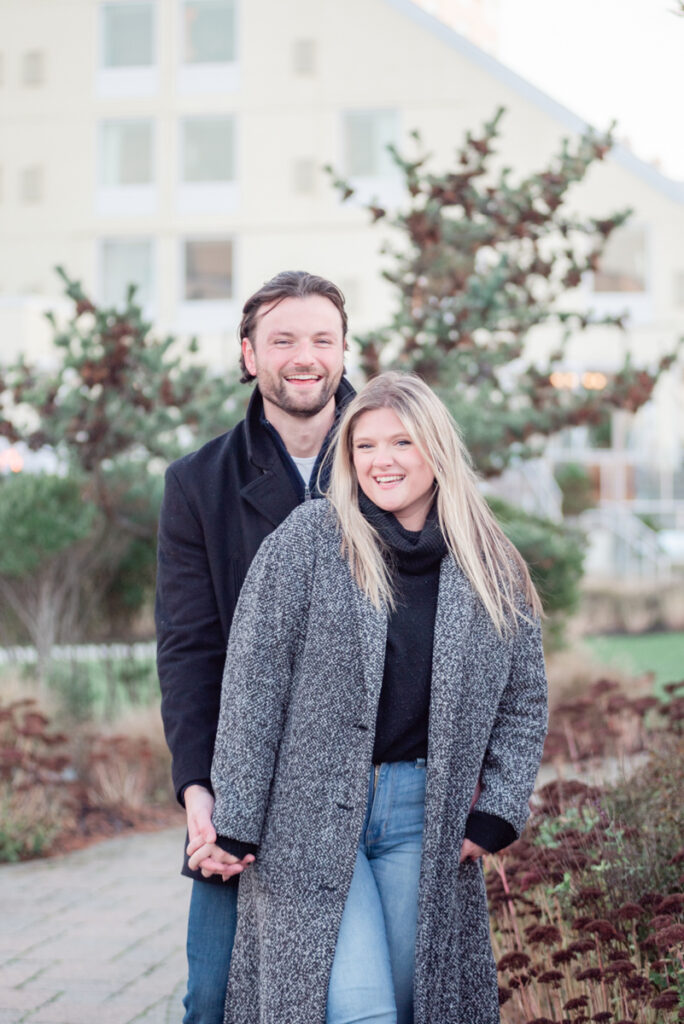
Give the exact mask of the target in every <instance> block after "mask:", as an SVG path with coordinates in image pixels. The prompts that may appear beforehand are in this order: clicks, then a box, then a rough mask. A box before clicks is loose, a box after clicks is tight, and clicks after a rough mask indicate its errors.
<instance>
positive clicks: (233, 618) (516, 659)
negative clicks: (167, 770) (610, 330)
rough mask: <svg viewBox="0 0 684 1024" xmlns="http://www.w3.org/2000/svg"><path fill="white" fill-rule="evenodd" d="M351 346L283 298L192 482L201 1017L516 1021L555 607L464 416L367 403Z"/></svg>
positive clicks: (189, 627) (191, 931)
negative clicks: (549, 611) (493, 505)
mask: <svg viewBox="0 0 684 1024" xmlns="http://www.w3.org/2000/svg"><path fill="white" fill-rule="evenodd" d="M346 333H347V319H346V312H345V309H344V299H343V297H342V294H341V292H340V291H339V289H337V288H336V286H335V285H333V284H332V283H331V282H329V281H326V280H325V279H323V278H320V277H316V276H314V275H310V274H305V273H302V272H285V273H283V274H279V275H277V277H275V278H273V279H272V280H271V281H269V282H267V284H265V285H264V286H263V287H262V288H261V289H259V291H258V292H256V293H255V294H254V295H253V296H252V297H251V298H250V299H249V300H248V301H247V303H246V304H245V307H244V310H243V320H242V323H241V325H240V337H241V342H242V368H243V380H254V379H255V380H256V385H257V386H256V388H255V390H254V393H253V395H252V399H251V401H250V405H249V408H248V411H247V415H246V417H245V419H244V420H243V421H242V422H241V423H240V424H238V426H237V427H235V428H234V429H233V430H232V431H230V432H229V433H228V434H224V435H222V436H221V437H219V438H217V439H215V440H214V441H211V442H209V444H208V445H205V446H204V447H203V448H202V449H200V450H199V451H198V452H195V453H193V454H192V455H189V456H186V457H185V458H183V459H181V460H179V461H178V462H176V463H174V464H173V465H172V466H171V467H170V468H169V470H168V472H167V479H166V489H165V496H164V504H163V507H162V515H161V520H160V534H159V575H158V590H157V627H158V652H159V653H158V665H159V675H160V680H161V686H162V713H163V717H164V724H165V729H166V734H167V739H168V742H169V746H170V748H171V752H172V755H173V774H174V784H175V787H176V792H177V794H178V797H179V799H180V800H181V802H182V803H184V805H185V807H186V811H187V814H188V846H187V853H186V863H185V867H184V873H186V874H189V875H190V876H191V877H193V878H194V882H193V892H192V898H191V905H190V916H189V923H188V964H189V979H188V991H187V995H186V997H185V1008H186V1014H185V1017H184V1022H185V1024H219V1022H221V1021H223V1020H225V1021H226V1022H227V1024H352V1022H365V1024H495V1022H497V1021H498V1020H499V1009H498V993H497V982H496V967H495V964H494V961H493V957H492V952H491V946H490V940H489V918H488V912H487V900H486V893H485V885H484V877H483V871H482V862H481V858H482V856H483V854H485V853H487V852H490V853H492V852H497V851H498V850H501V849H503V848H504V847H505V846H507V845H509V844H510V843H511V842H513V841H514V840H515V838H516V837H517V836H518V835H519V833H520V831H521V830H522V828H523V826H524V824H525V820H526V818H527V814H528V801H529V797H530V794H531V792H532V788H533V785H534V779H535V776H536V772H537V767H538V764H539V761H540V758H541V752H542V746H543V741H544V735H545V730H546V717H547V712H546V680H545V672H544V661H543V653H542V644H541V631H540V614H541V605H540V601H539V598H538V596H537V594H536V592H535V589H534V586H533V584H532V582H531V580H530V576H529V572H528V570H527V567H526V565H525V563H524V561H523V559H522V557H521V556H520V554H519V553H518V552H517V551H516V550H515V548H513V546H512V545H511V544H510V542H509V541H508V540H507V539H506V538H505V536H504V535H503V533H502V531H501V529H500V527H499V526H498V524H497V523H496V521H495V519H494V518H493V516H492V514H491V512H490V511H489V508H488V506H487V504H486V503H485V501H484V499H483V498H482V496H481V495H480V493H479V490H478V487H477V480H476V476H475V474H474V472H473V470H472V468H471V466H470V463H469V458H468V454H467V452H466V450H465V448H464V446H463V443H462V441H461V439H460V436H459V433H458V429H457V427H456V425H455V423H454V422H453V420H452V418H451V416H450V414H449V413H448V411H447V410H446V408H445V406H444V405H443V403H442V402H441V401H440V400H439V399H438V398H437V396H436V395H435V394H434V393H433V392H432V391H431V390H430V388H429V387H428V386H427V385H426V384H425V383H424V382H423V381H421V380H420V379H419V378H417V377H415V376H413V375H409V374H398V373H384V374H381V375H380V376H378V377H376V378H374V379H373V380H371V381H370V382H369V383H368V384H366V385H365V387H364V388H363V389H362V390H361V391H360V392H359V394H358V395H354V393H353V390H352V388H351V386H350V385H349V383H348V382H347V380H346V378H344V376H343V360H344V351H345V347H346ZM311 499H315V500H311ZM226 643H227V654H226Z"/></svg>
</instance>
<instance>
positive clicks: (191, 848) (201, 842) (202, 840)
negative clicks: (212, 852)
mask: <svg viewBox="0 0 684 1024" xmlns="http://www.w3.org/2000/svg"><path fill="white" fill-rule="evenodd" d="M215 842H216V836H215V835H214V837H213V838H211V837H210V836H205V835H203V834H202V833H201V832H200V833H199V834H198V835H196V836H195V838H194V839H191V840H190V842H189V843H188V845H187V846H186V848H185V852H186V853H187V855H188V857H192V855H193V853H196V852H197V851H198V850H200V849H201V848H202V847H203V846H207V847H208V846H213V845H214V843H215ZM205 856H208V854H205Z"/></svg>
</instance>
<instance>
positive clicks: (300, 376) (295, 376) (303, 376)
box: [287, 373, 320, 380]
mask: <svg viewBox="0 0 684 1024" xmlns="http://www.w3.org/2000/svg"><path fill="white" fill-rule="evenodd" d="M287 379H288V380H320V377H318V376H317V375H316V374H315V373H291V374H290V376H289V377H288V378H287Z"/></svg>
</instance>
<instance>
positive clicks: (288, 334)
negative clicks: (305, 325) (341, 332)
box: [267, 328, 335, 338]
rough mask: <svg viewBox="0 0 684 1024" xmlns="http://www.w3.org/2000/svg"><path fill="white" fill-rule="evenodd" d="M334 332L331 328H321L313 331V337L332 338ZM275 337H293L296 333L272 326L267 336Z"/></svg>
mask: <svg viewBox="0 0 684 1024" xmlns="http://www.w3.org/2000/svg"><path fill="white" fill-rule="evenodd" d="M334 334H335V332H334V331H333V330H332V329H327V328H323V329H322V330H320V331H314V333H313V337H314V338H323V337H325V338H332V337H333V336H334ZM275 337H278V338H295V337H296V334H295V333H294V331H280V330H278V329H277V328H274V329H273V330H272V331H269V332H268V334H267V338H275Z"/></svg>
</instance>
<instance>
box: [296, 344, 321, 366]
mask: <svg viewBox="0 0 684 1024" xmlns="http://www.w3.org/2000/svg"><path fill="white" fill-rule="evenodd" d="M294 361H295V363H296V365H297V366H313V364H314V363H315V361H316V354H315V349H314V347H313V345H312V344H311V342H308V341H300V342H299V344H298V345H297V348H296V349H295V353H294Z"/></svg>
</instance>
